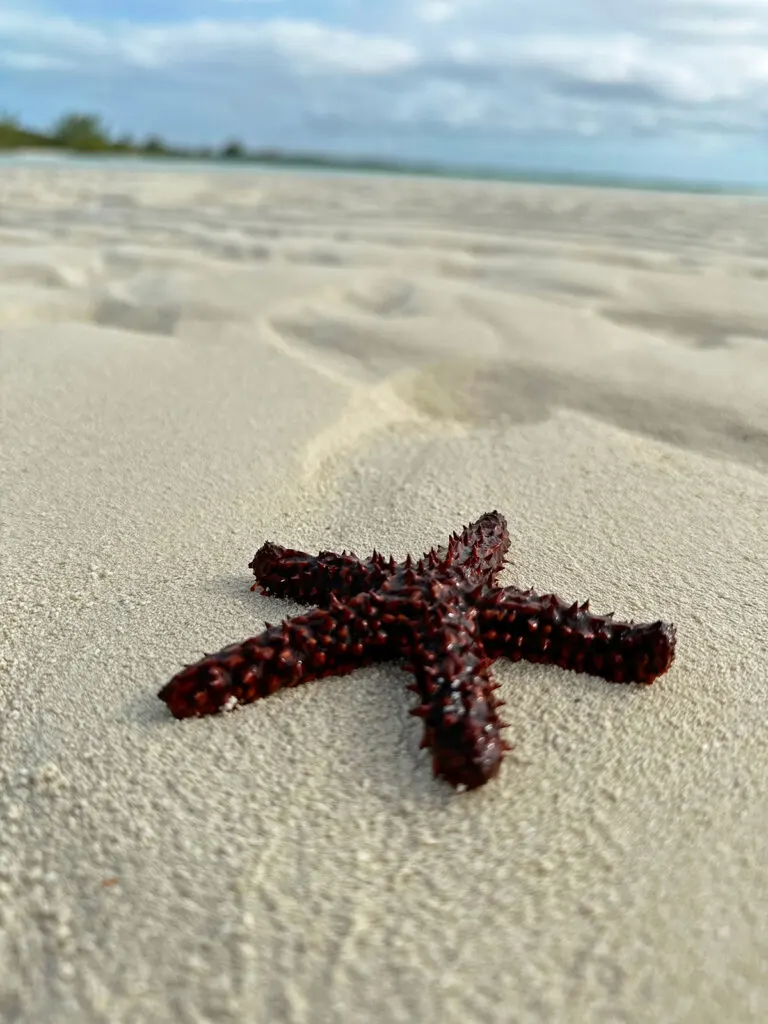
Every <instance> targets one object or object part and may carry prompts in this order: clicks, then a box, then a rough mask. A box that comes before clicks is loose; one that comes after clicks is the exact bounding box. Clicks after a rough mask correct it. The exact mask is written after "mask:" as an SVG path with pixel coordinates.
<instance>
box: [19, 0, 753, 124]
mask: <svg viewBox="0 0 768 1024" xmlns="http://www.w3.org/2000/svg"><path fill="white" fill-rule="evenodd" d="M218 2H219V3H221V4H229V5H230V7H231V10H232V11H233V10H234V8H235V7H238V8H239V10H238V12H237V16H236V17H234V16H233V14H232V13H231V12H230V14H229V15H228V16H227V17H224V16H220V17H209V18H198V19H192V20H187V21H179V22H176V23H167V24H156V23H154V24H137V23H133V22H129V21H125V20H123V21H119V22H115V21H112V22H111V23H107V22H105V21H103V20H102V21H101V22H93V23H88V22H84V21H78V20H76V19H74V18H67V17H61V16H55V15H46V14H41V13H40V12H36V13H32V14H26V13H21V12H20V11H13V10H8V9H7V8H6V9H4V10H0V63H2V64H3V65H4V66H5V67H6V68H14V69H16V70H17V71H18V72H19V73H20V74H22V73H26V74H29V75H32V74H35V73H42V72H59V73H64V71H65V70H66V68H67V67H72V68H76V70H77V74H79V75H81V76H83V75H88V74H90V75H92V76H93V77H94V78H97V79H98V81H99V82H100V83H103V82H105V81H107V80H109V76H117V75H120V74H133V73H134V72H135V70H136V69H141V70H142V71H146V72H147V73H151V74H152V75H153V88H159V87H160V85H159V84H158V83H161V82H162V76H163V75H167V76H168V80H169V81H170V80H171V79H172V78H173V79H174V80H175V81H180V80H181V79H183V81H184V83H185V88H189V89H190V90H192V92H190V94H189V95H190V103H194V102H195V101H194V99H193V98H192V97H193V94H194V91H195V90H198V95H200V96H202V95H203V92H204V93H205V96H204V98H205V103H206V104H208V105H209V106H211V107H212V106H213V105H215V103H216V96H217V95H220V96H221V97H225V96H226V97H227V98H229V97H231V96H232V95H233V94H239V95H240V96H242V97H247V96H248V95H249V94H251V95H254V96H258V97H259V100H260V102H259V104H258V109H259V110H260V111H262V112H261V113H259V115H258V116H259V117H262V118H268V117H269V116H270V111H271V110H272V108H273V107H274V106H275V104H276V103H277V102H278V101H279V102H281V103H284V104H287V103H289V102H290V103H293V104H294V107H293V108H292V109H293V111H294V114H295V116H296V117H297V118H301V117H302V116H307V117H308V116H310V115H311V116H314V115H315V114H317V115H318V116H320V114H322V117H323V118H326V119H327V120H328V121H329V122H330V121H334V123H335V124H336V125H347V126H349V130H350V131H354V130H356V127H359V126H360V125H365V126H366V127H367V129H368V130H370V129H371V128H372V129H373V130H374V131H375V130H376V128H377V126H384V127H386V126H394V128H396V129H397V128H402V127H404V126H408V125H411V126H414V127H415V128H417V127H418V126H419V125H420V124H421V125H423V126H424V127H425V130H429V129H432V128H448V129H450V128H454V129H458V128H467V127H469V126H474V127H476V128H477V129H482V130H486V131H487V132H489V133H493V132H495V131H510V132H514V131H524V132H528V131H537V130H538V131H550V132H563V133H571V134H576V135H581V136H594V135H597V134H600V133H601V132H633V131H637V132H641V133H652V132H656V133H660V134H662V133H664V132H669V131H681V130H690V131H692V132H694V131H701V130H702V125H707V126H708V128H707V130H708V131H716V130H717V126H718V125H720V127H721V130H722V131H723V132H733V131H739V132H743V133H751V132H759V131H764V130H765V127H766V124H768V99H766V97H768V0H632V2H631V3H630V2H629V0H627V3H619V2H617V0H580V3H579V4H575V5H574V4H573V3H571V2H569V0H515V3H511V2H510V0H420V2H418V3H414V0H390V3H388V4H387V5H386V6H384V5H382V6H381V7H380V8H379V7H378V5H376V6H374V5H371V4H370V3H368V4H366V5H364V7H365V12H364V14H359V17H360V19H363V18H365V23H366V24H367V25H370V24H371V23H372V22H373V23H374V24H375V25H377V26H378V29H377V30H376V31H373V30H371V29H370V28H369V29H366V30H363V29H362V28H357V29H354V28H351V27H349V28H341V27H336V26H332V25H330V24H324V23H322V22H320V21H311V20H307V19H304V20H301V19H295V18H288V17H282V18H280V17H275V16H274V15H275V14H276V13H277V12H276V11H275V10H274V9H270V4H273V3H279V2H281V0H218ZM249 4H253V5H254V10H246V8H247V7H248V5H249ZM256 6H258V7H259V8H260V9H259V12H258V16H257V14H256V10H255V8H256ZM347 10H348V14H349V16H350V17H354V12H355V11H357V12H361V11H363V6H362V5H358V6H357V7H355V6H354V5H351V6H350V7H348V8H347ZM219 11H220V12H221V7H219ZM372 11H373V12H374V14H373V16H372V13H371V12H372ZM361 23H362V22H361ZM139 85H140V80H139V81H138V84H137V87H139ZM267 89H268V90H269V92H268V95H270V96H274V97H276V99H274V100H270V101H269V102H267V103H265V102H263V97H264V96H265V95H267V93H266V90H267ZM217 90H219V92H218V93H217ZM116 91H118V90H116ZM219 102H220V103H221V104H222V105H224V104H225V103H229V102H230V101H229V99H227V100H226V101H225V99H224V98H222V99H221V100H220V101H219ZM243 102H245V101H243ZM249 106H250V107H253V106H254V104H250V105H249ZM281 109H286V108H285V107H282V108H281ZM281 116H282V115H281ZM253 117H254V118H255V117H256V115H255V114H254V115H253Z"/></svg>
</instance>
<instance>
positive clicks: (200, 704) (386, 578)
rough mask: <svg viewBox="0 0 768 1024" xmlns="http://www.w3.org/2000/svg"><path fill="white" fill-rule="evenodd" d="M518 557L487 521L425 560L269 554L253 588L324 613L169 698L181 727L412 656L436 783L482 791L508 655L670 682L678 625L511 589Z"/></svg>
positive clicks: (182, 680)
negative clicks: (502, 577) (510, 572)
mask: <svg viewBox="0 0 768 1024" xmlns="http://www.w3.org/2000/svg"><path fill="white" fill-rule="evenodd" d="M508 547H509V535H508V533H507V525H506V521H505V520H504V517H503V516H502V515H500V514H499V513H498V512H490V513H488V514H486V515H484V516H482V517H481V518H480V519H478V521H477V522H476V523H473V524H472V525H470V526H467V527H465V529H464V530H463V532H462V533H461V535H458V534H454V535H453V536H452V537H451V539H450V541H449V543H448V546H447V547H444V548H438V549H436V550H435V549H433V550H431V551H429V552H428V553H427V554H425V555H424V556H423V558H421V559H420V560H419V561H418V562H417V563H415V564H414V563H413V562H412V560H411V556H410V555H409V556H408V557H407V558H406V560H405V562H402V563H400V564H396V563H395V561H394V559H392V558H390V559H389V560H388V561H387V560H386V559H385V558H384V557H383V556H382V555H380V554H377V553H376V552H375V551H374V553H373V555H372V556H371V558H369V559H368V560H367V561H362V560H360V559H358V558H356V557H355V556H354V555H352V554H349V555H348V554H346V553H344V554H341V555H336V554H333V553H332V552H328V551H323V552H321V553H320V554H319V555H318V556H317V557H315V556H313V555H308V554H305V553H304V552H303V551H293V550H291V549H289V548H283V547H279V546H278V545H276V544H271V543H266V544H264V545H263V546H262V547H261V548H260V549H259V550H258V551H257V552H256V555H255V556H254V559H253V561H252V562H251V563H250V568H252V569H253V573H254V575H255V577H256V583H255V584H254V585H253V587H252V588H251V589H252V590H254V589H256V588H259V587H260V589H261V590H262V591H263V592H264V593H266V594H274V595H277V596H279V597H286V598H291V599H292V600H294V601H305V602H311V603H312V604H316V605H319V606H320V607H319V608H318V609H317V610H316V611H313V612H310V613H309V614H308V615H301V616H298V617H297V618H294V619H290V620H288V621H286V622H283V623H282V624H281V625H279V626H269V625H268V627H267V629H265V631H264V632H263V633H261V634H260V635H259V636H256V637H252V638H251V639H249V640H244V641H243V642H242V643H239V644H233V645H232V646H230V647H225V648H224V649H223V650H222V651H219V652H218V653H217V654H209V655H206V656H205V657H204V658H203V659H202V660H201V661H199V662H197V664H195V665H189V666H187V667H186V668H184V669H183V671H181V672H179V673H178V675H176V676H174V678H173V679H171V681H170V682H169V683H168V684H167V685H166V686H164V687H163V689H162V690H161V691H160V694H159V696H160V698H161V699H162V700H164V701H165V702H166V704H167V705H168V707H169V708H170V710H171V712H172V713H173V714H174V715H175V716H176V717H177V718H187V717H190V716H194V715H207V714H214V713H215V712H218V711H225V710H230V709H231V708H233V707H235V706H237V705H239V704H248V703H250V702H251V701H254V700H258V699H259V698H261V697H267V696H269V694H271V693H274V692H275V691H276V690H279V689H282V688H283V687H288V686H297V685H298V684H299V683H307V682H310V681H311V680H313V679H320V678H322V677H323V676H329V675H342V674H344V673H347V672H351V671H353V669H355V668H358V667H360V666H362V665H369V664H371V663H372V662H373V661H378V660H380V659H384V658H396V657H402V656H404V657H405V658H406V661H407V666H408V668H410V669H411V671H412V672H413V674H414V676H415V680H416V681H415V683H414V684H413V685H412V686H411V687H410V689H412V690H413V691H414V692H416V693H418V694H419V697H420V698H421V703H420V705H419V706H418V707H417V708H414V709H413V711H412V712H411V714H413V715H417V716H418V717H420V718H422V719H423V720H424V737H423V740H422V746H424V747H429V748H431V751H432V758H433V768H434V773H435V775H440V776H442V777H443V778H444V779H446V780H447V781H448V782H449V783H451V785H453V786H465V787H467V788H469V789H474V788H476V787H477V786H481V785H483V783H485V782H487V781H488V780H489V779H492V778H493V777H494V776H495V775H496V774H497V772H498V770H499V766H500V764H501V758H502V754H503V751H504V750H505V749H509V748H508V746H507V744H506V743H505V742H504V740H503V739H502V738H501V730H502V729H504V728H506V726H505V724H504V723H503V722H502V721H501V719H500V718H499V715H498V709H499V707H501V705H502V703H503V702H502V701H499V700H497V699H496V696H495V693H494V691H495V690H497V689H498V686H497V684H495V683H494V682H493V680H492V678H491V675H490V673H489V666H490V664H491V661H492V660H494V659H495V658H498V657H506V658H510V659H512V660H513V661H518V660H520V659H521V658H525V659H527V660H528V661H534V662H546V663H549V664H554V665H559V666H560V667H561V668H566V669H573V670H574V671H576V672H589V673H591V674H593V675H597V676H602V677H603V678H604V679H607V680H609V681H611V682H616V683H631V682H638V683H651V682H653V680H654V679H655V678H656V677H657V676H660V675H662V674H663V673H664V672H666V671H667V669H668V668H669V666H670V664H671V663H672V659H673V658H674V651H675V629H674V626H672V625H669V624H666V623H663V622H654V623H652V624H650V625H637V624H632V623H624V622H613V621H612V617H611V616H610V615H608V616H596V615H590V614H589V611H588V608H589V602H585V603H584V604H583V605H581V606H579V605H578V604H573V605H571V606H570V607H568V606H566V604H565V603H564V602H563V601H561V600H560V598H558V597H556V596H555V595H553V594H548V595H545V596H539V595H537V594H534V593H533V591H530V590H528V591H522V590H518V589H517V587H498V586H497V585H496V577H497V575H498V573H499V571H500V569H501V567H502V565H503V563H504V555H505V553H506V551H507V549H508Z"/></svg>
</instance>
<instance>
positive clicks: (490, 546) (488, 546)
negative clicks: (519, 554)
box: [419, 512, 509, 586]
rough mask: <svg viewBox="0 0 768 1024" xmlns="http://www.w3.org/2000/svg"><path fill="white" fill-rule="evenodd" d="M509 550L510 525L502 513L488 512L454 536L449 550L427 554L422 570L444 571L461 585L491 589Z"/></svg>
mask: <svg viewBox="0 0 768 1024" xmlns="http://www.w3.org/2000/svg"><path fill="white" fill-rule="evenodd" d="M508 550H509V533H508V531H507V521H506V519H505V518H504V516H503V515H502V514H501V513H500V512H486V513H485V514H484V515H482V516H480V518H479V519H477V520H475V522H474V523H470V524H469V526H465V527H464V528H463V530H462V531H461V533H454V534H453V535H452V536H451V538H450V540H449V541H448V545H447V547H440V548H436V549H435V548H433V549H432V550H431V551H428V552H427V553H426V554H425V555H424V557H423V558H422V560H421V562H419V567H426V568H429V569H434V568H437V569H438V570H439V569H440V568H444V569H446V570H448V571H450V572H451V573H452V575H453V577H454V579H456V582H458V583H459V585H469V586H478V585H479V584H481V583H485V584H487V585H491V584H493V583H494V582H495V579H496V576H497V575H498V573H499V571H500V569H501V567H502V565H503V563H504V555H505V554H506V553H507V551H508Z"/></svg>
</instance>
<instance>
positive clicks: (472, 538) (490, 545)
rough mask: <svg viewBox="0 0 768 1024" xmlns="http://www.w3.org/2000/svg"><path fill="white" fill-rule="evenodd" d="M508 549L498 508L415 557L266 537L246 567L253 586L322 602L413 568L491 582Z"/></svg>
mask: <svg viewBox="0 0 768 1024" xmlns="http://www.w3.org/2000/svg"><path fill="white" fill-rule="evenodd" d="M508 548H509V534H508V533H507V524H506V520H505V519H504V517H503V516H502V515H501V514H500V513H499V512H487V513H486V514H485V515H483V516H481V517H480V518H479V519H478V520H477V521H476V522H474V523H470V524H469V526H465V527H464V529H463V530H462V532H461V533H460V534H459V533H455V534H453V536H452V537H451V539H450V541H449V542H448V545H447V546H445V547H440V548H433V549H432V550H430V551H428V552H427V553H426V554H425V555H424V556H423V557H422V558H421V559H420V560H419V561H418V562H414V560H413V559H412V558H411V556H410V555H408V556H407V557H406V559H405V561H403V562H400V563H397V562H395V560H394V559H393V558H392V557H390V558H389V559H386V558H385V557H384V556H383V555H381V554H379V553H378V552H377V551H374V552H373V554H372V555H371V557H370V558H367V559H361V558H358V557H357V556H356V555H353V554H351V553H350V554H347V553H346V552H345V553H344V554H341V555H337V554H335V553H334V552H333V551H321V552H320V554H319V555H310V554H308V553H307V552H306V551H297V550H295V549H294V548H285V547H282V546H281V545H279V544H273V543H271V541H267V542H266V543H265V544H263V545H262V546H261V547H260V548H259V550H258V551H257V552H256V554H255V555H254V556H253V559H252V561H251V562H250V563H249V566H248V568H249V569H252V570H253V575H254V576H255V577H256V583H255V584H254V585H253V587H252V588H251V589H252V590H256V589H257V588H258V589H260V590H261V591H262V592H263V593H265V594H271V595H274V596H275V597H286V598H290V599H291V600H293V601H300V602H305V603H307V604H320V605H324V604H327V602H328V600H329V599H330V596H331V594H335V595H336V597H338V598H340V599H342V600H343V599H345V598H349V597H351V596H352V595H353V594H358V593H361V592H363V591H366V590H378V588H379V587H381V586H382V585H383V584H384V583H385V582H386V581H387V580H388V579H390V578H391V577H392V576H394V575H395V573H396V572H398V571H405V570H407V569H411V568H413V569H415V570H416V571H417V572H419V573H421V572H425V571H434V572H436V573H439V571H440V570H441V569H442V570H444V571H451V572H452V573H453V574H454V576H457V577H458V580H457V582H460V583H463V584H469V585H473V586H476V585H477V584H479V583H481V582H483V583H492V582H493V579H494V578H495V575H496V574H497V572H498V571H499V569H500V568H501V565H502V563H503V560H504V555H505V554H506V552H507V550H508Z"/></svg>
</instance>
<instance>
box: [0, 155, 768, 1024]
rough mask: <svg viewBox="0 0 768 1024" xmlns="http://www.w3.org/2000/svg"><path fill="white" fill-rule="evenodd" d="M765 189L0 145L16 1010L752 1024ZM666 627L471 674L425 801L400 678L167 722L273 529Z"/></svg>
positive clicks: (6, 798)
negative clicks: (474, 535) (462, 749)
mask: <svg viewBox="0 0 768 1024" xmlns="http://www.w3.org/2000/svg"><path fill="white" fill-rule="evenodd" d="M766 238H768V200H761V199H758V198H750V197H737V196H730V197H729V196H718V197H711V196H693V195H683V194H662V193H641V192H633V191H619V190H616V191H612V190H598V189H593V190H592V189H579V188H575V187H574V188H570V187H569V188H565V187H548V186H535V185H511V184H502V183H489V182H470V181H439V180H428V179H415V178H414V179H409V178H402V179H396V178H385V177H380V178H379V177H353V176H350V177H332V176H320V175H318V176H300V175H291V174H259V173H256V172H242V173H241V172H231V173H229V172H228V173H214V172H211V173H202V172H192V171H188V172H182V171H179V172H169V171H162V172H161V171H145V170H136V171H133V172H131V171H129V170H112V171H110V170H105V169H78V168H66V167H65V166H63V165H61V166H60V165H51V166H40V167H35V168H30V167H21V166H18V167H11V166H6V167H3V168H1V169H0V472H1V478H0V529H1V530H2V559H1V560H0V579H1V581H2V601H3V606H4V613H3V616H2V627H1V632H0V638H1V639H0V1020H1V1021H2V1022H3V1024H6V1022H7V1024H48V1022H51V1024H53V1022H55V1024H65V1022H66V1024H70V1022H71V1024H91V1022H103V1024H144V1022H148V1024H149V1022H151V1024H162V1022H166V1021H167V1022H185V1024H186V1022H190V1024H203V1022H249V1024H283V1022H285V1024H326V1022H327V1024H358V1022H365V1021H375V1022H377V1024H378V1022H381V1024H395V1022H398V1024H400V1022H402V1024H413V1022H419V1024H438V1022H439V1024H467V1022H480V1021H482V1022H483V1024H495V1022H498V1024H538V1022H546V1024H560V1022H562V1024H572V1022H579V1024H593V1022H594V1024H646V1022H647V1024H659V1022H663V1024H723V1022H727V1024H747V1022H755V1024H757V1022H764V1021H765V1020H766V1019H768V926H767V925H766V921H768V866H767V865H768V857H767V856H766V833H767V831H768V788H767V787H766V779H767V778H768V767H767V766H768V727H767V725H766V720H767V717H768V715H767V712H768V242H767V241H766ZM491 509H498V510H499V511H500V512H502V513H503V514H504V515H505V516H506V518H507V520H508V523H509V532H510V536H511V541H512V546H511V549H510V553H509V556H508V557H509V559H510V561H511V563H512V564H511V565H509V566H507V567H506V568H505V570H504V575H503V580H505V581H507V582H509V583H517V584H519V585H520V586H522V587H533V588H535V589H536V590H538V591H540V592H544V593H549V592H556V593H558V594H560V595H562V596H563V598H567V599H569V600H579V601H583V600H585V599H587V598H589V599H590V602H591V606H592V608H593V610H594V611H596V612H598V613H604V612H610V611H615V612H616V614H617V617H619V618H622V619H634V620H637V621H648V622H650V621H653V620H656V619H664V620H668V621H671V622H674V623H675V625H676V627H677V634H678V642H677V657H676V660H675V663H674V664H673V666H672V668H671V670H670V671H669V672H668V673H667V674H666V675H664V676H663V677H662V678H660V679H659V680H658V681H657V682H656V683H655V684H654V685H653V686H651V687H643V686H615V685H610V684H609V683H606V682H603V681H601V680H599V679H595V678H592V677H589V676H586V675H577V674H575V673H571V672H565V671H563V670H561V669H559V668H556V667H548V666H541V665H532V664H528V663H526V662H520V663H517V664H513V663H511V662H509V661H506V660H503V659H500V660H499V661H497V662H496V664H495V666H494V674H495V676H496V679H497V681H498V682H499V683H500V684H501V696H503V698H504V699H505V700H506V701H507V707H506V708H505V709H504V711H505V717H506V720H507V721H508V722H509V723H510V726H511V728H510V729H509V730H508V732H507V734H506V735H507V736H508V738H509V742H510V743H511V744H513V746H514V749H513V751H512V752H511V753H509V754H508V755H507V756H506V758H505V761H504V764H503V767H502V770H501V773H500V776H499V777H498V778H497V779H495V780H494V781H492V782H491V783H489V784H488V785H487V786H485V787H483V788H482V789H480V790H477V791H475V792H469V793H456V792H454V791H453V790H452V789H451V788H450V787H449V786H448V785H447V784H445V783H444V782H441V781H440V780H435V779H433V778H432V774H431V770H430V762H429V757H428V753H427V752H426V751H421V750H419V740H420V737H421V725H420V723H419V722H418V721H417V720H416V719H414V718H413V717H411V716H409V713H408V712H409V709H410V708H412V707H413V704H414V698H413V696H412V694H410V693H408V692H407V690H406V685H407V683H408V682H409V677H408V675H407V673H406V672H405V671H404V670H403V668H402V667H400V666H398V665H397V664H380V665H375V666H372V667H368V668H364V669H361V670H359V671H357V672H354V673H353V674H351V675H348V676H345V677H343V678H341V677H340V678H329V679H325V680H322V681H320V682H317V683H312V684H310V685H307V686H304V687H298V688H297V689H295V690H290V691H286V692H282V693H279V694H277V695H275V696H273V697H270V698H269V699H267V700H263V701H259V702H257V703H255V704H252V705H250V706H249V707H245V708H238V709H236V710H235V711H234V712H233V713H231V714H224V715H218V716H214V717H207V718H201V719H190V720H185V721H181V722H180V721H177V720H175V719H174V718H173V717H172V716H171V715H170V713H169V711H168V709H167V708H166V706H165V705H164V704H163V703H162V702H161V701H159V700H158V698H157V693H158V690H159V689H160V687H161V686H162V685H163V684H164V683H165V682H166V681H167V680H168V679H169V678H170V677H171V676H173V675H174V673H176V672H177V671H178V670H179V669H180V667H181V665H182V664H184V663H187V662H193V661H195V660H197V659H198V658H200V657H202V654H203V652H204V651H216V650H217V649H219V648H221V647H223V646H224V645H226V644H228V643H232V642H234V641H237V640H240V639H243V638H245V637H248V636H252V635H254V634H257V633H259V632H260V631H261V630H262V629H263V628H264V623H265V621H269V622H275V621H280V619H281V618H283V617H290V616H292V615H295V614H297V613H298V612H299V611H300V610H301V609H300V606H299V605H297V604H295V603H293V602H291V601H286V600H278V599H276V598H274V597H267V596H262V595H260V594H258V593H253V592H251V591H250V589H249V588H250V585H251V583H252V582H253V577H252V575H251V574H250V572H249V569H248V563H249V562H250V560H251V558H252V557H253V554H254V552H255V551H256V549H257V548H258V547H259V546H260V545H261V544H262V543H263V542H264V541H266V540H273V541H275V542H278V543H281V544H285V545H287V546H289V547H295V548H300V549H302V550H306V551H311V552H317V551H318V550H321V549H331V550H334V551H341V550H342V549H347V550H350V549H352V550H354V551H355V552H357V553H359V554H364V555H367V554H369V553H370V552H371V551H372V549H374V548H376V549H377V550H379V551H383V552H386V553H387V554H389V553H390V552H391V553H392V554H393V555H394V556H395V557H396V558H402V557H404V556H405V554H406V552H413V553H414V554H420V553H421V552H423V551H425V550H427V549H428V548H430V547H431V546H432V545H437V544H441V543H444V541H445V540H446V538H447V536H448V535H449V534H450V533H451V532H452V531H454V530H457V529H459V528H460V527H461V526H462V525H463V524H465V523H468V522H470V521H471V520H473V519H476V518H477V517H478V516H479V515H481V514H482V513H484V512H487V511H489V510H491Z"/></svg>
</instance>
